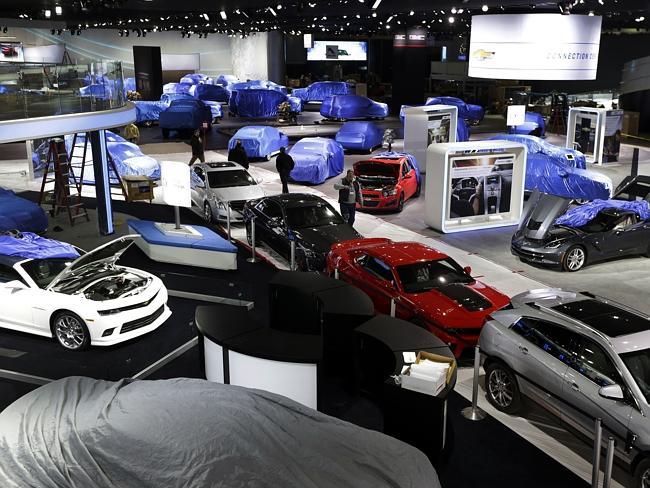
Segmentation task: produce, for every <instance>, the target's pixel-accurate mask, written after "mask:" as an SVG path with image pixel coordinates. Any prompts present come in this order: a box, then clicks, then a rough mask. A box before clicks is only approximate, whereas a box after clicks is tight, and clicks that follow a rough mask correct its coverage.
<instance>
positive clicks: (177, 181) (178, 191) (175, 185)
mask: <svg viewBox="0 0 650 488" xmlns="http://www.w3.org/2000/svg"><path fill="white" fill-rule="evenodd" d="M160 184H161V186H162V189H163V200H164V202H165V203H166V204H167V205H175V206H177V207H188V208H189V207H191V206H192V197H191V193H190V191H191V190H190V167H189V166H188V165H187V163H179V162H176V161H161V162H160Z"/></svg>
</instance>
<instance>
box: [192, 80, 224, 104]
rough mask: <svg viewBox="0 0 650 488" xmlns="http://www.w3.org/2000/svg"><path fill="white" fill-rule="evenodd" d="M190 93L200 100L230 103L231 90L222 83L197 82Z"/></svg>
mask: <svg viewBox="0 0 650 488" xmlns="http://www.w3.org/2000/svg"><path fill="white" fill-rule="evenodd" d="M189 93H190V95H192V96H193V97H194V98H197V99H198V100H203V101H206V100H209V101H211V102H222V103H228V100H230V91H228V89H226V88H224V87H223V86H220V85H207V84H203V83H202V84H197V85H194V86H192V87H191V88H190V91H189Z"/></svg>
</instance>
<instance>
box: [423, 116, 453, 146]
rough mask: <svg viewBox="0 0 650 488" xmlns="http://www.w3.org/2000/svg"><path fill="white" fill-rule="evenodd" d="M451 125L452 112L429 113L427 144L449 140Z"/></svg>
mask: <svg viewBox="0 0 650 488" xmlns="http://www.w3.org/2000/svg"><path fill="white" fill-rule="evenodd" d="M450 126H451V114H449V113H440V114H433V115H429V123H428V125H427V129H428V138H427V146H429V145H431V144H433V143H436V144H437V143H444V142H449V130H450Z"/></svg>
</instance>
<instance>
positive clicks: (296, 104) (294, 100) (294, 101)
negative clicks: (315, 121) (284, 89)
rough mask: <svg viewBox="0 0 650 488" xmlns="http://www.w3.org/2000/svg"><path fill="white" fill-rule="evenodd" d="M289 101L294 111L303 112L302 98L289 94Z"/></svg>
mask: <svg viewBox="0 0 650 488" xmlns="http://www.w3.org/2000/svg"><path fill="white" fill-rule="evenodd" d="M287 102H289V105H290V106H291V111H292V112H297V113H300V112H302V100H301V99H300V98H298V97H293V96H288V97H287Z"/></svg>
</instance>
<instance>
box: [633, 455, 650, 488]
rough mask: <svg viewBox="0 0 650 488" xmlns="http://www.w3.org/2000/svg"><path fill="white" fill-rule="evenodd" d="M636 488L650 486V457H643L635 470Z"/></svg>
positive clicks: (647, 487)
mask: <svg viewBox="0 0 650 488" xmlns="http://www.w3.org/2000/svg"><path fill="white" fill-rule="evenodd" d="M633 483H634V484H633V485H632V486H633V487H634V488H650V458H645V459H643V460H642V461H641V462H640V463H639V464H638V465H637V467H636V469H635V470H634V481H633Z"/></svg>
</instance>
